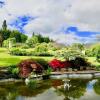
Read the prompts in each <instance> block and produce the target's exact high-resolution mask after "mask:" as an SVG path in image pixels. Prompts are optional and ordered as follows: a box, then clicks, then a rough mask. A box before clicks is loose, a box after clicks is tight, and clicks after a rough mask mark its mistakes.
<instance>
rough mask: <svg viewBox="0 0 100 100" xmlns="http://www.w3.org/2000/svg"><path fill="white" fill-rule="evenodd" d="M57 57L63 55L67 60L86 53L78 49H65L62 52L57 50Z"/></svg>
mask: <svg viewBox="0 0 100 100" xmlns="http://www.w3.org/2000/svg"><path fill="white" fill-rule="evenodd" d="M55 56H56V57H58V58H59V57H62V58H64V59H66V60H72V59H75V58H76V57H84V55H83V54H82V53H81V52H79V51H76V50H65V51H62V52H59V51H58V52H57V53H56V54H55Z"/></svg>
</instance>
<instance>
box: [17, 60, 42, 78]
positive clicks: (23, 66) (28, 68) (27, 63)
mask: <svg viewBox="0 0 100 100" xmlns="http://www.w3.org/2000/svg"><path fill="white" fill-rule="evenodd" d="M18 67H19V75H20V77H22V78H26V77H28V76H29V74H30V73H31V72H32V71H34V72H36V73H41V72H42V71H43V67H42V66H41V65H40V64H39V63H37V62H35V61H34V60H32V59H27V60H23V61H21V62H20V63H19V64H18Z"/></svg>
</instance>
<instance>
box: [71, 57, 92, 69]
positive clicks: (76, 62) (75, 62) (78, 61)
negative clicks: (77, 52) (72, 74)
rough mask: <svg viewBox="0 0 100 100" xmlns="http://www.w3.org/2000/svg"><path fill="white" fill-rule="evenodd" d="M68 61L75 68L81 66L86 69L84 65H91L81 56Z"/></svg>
mask: <svg viewBox="0 0 100 100" xmlns="http://www.w3.org/2000/svg"><path fill="white" fill-rule="evenodd" d="M70 62H71V63H72V67H73V68H77V69H80V67H81V66H82V67H84V69H86V67H90V66H91V65H90V63H89V62H87V61H86V59H85V58H82V57H76V58H75V59H74V60H71V61H70Z"/></svg>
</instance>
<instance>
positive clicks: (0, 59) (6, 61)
mask: <svg viewBox="0 0 100 100" xmlns="http://www.w3.org/2000/svg"><path fill="white" fill-rule="evenodd" d="M30 58H33V59H44V60H45V61H49V60H51V59H52V57H38V56H13V55H10V54H9V51H8V49H6V48H0V67H7V66H10V65H16V64H18V63H19V62H20V61H21V60H24V59H30Z"/></svg>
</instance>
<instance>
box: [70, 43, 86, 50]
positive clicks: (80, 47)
mask: <svg viewBox="0 0 100 100" xmlns="http://www.w3.org/2000/svg"><path fill="white" fill-rule="evenodd" d="M71 48H72V49H75V50H79V51H82V50H83V49H84V45H83V44H80V43H74V44H73V45H72V46H71Z"/></svg>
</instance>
